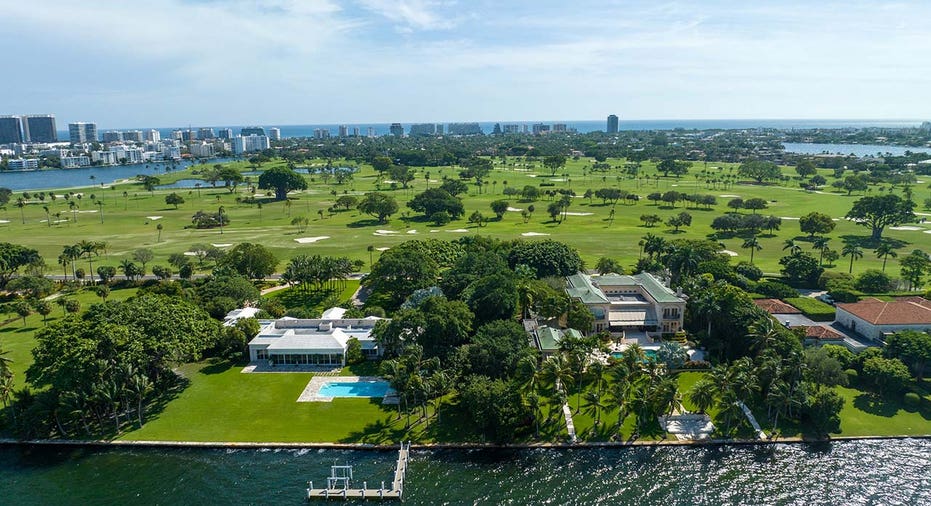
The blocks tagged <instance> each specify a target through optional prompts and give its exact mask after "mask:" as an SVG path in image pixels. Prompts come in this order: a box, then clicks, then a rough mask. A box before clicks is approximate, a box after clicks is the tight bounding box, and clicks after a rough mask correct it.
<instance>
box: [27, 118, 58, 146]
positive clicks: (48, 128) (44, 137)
mask: <svg viewBox="0 0 931 506" xmlns="http://www.w3.org/2000/svg"><path fill="white" fill-rule="evenodd" d="M23 139H24V140H25V141H26V142H58V130H56V129H55V115H54V114H30V115H27V116H23Z"/></svg>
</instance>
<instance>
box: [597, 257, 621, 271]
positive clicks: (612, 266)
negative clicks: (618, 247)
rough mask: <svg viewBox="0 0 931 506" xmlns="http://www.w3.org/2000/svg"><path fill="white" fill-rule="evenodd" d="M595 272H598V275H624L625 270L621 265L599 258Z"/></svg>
mask: <svg viewBox="0 0 931 506" xmlns="http://www.w3.org/2000/svg"><path fill="white" fill-rule="evenodd" d="M595 270H596V271H598V274H609V273H614V274H624V268H623V267H621V264H619V263H618V262H617V261H616V260H614V259H613V258H608V257H601V258H599V259H598V263H597V264H595Z"/></svg>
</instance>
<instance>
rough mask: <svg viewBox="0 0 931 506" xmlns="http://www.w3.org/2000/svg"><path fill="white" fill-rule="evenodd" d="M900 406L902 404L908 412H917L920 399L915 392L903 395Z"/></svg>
mask: <svg viewBox="0 0 931 506" xmlns="http://www.w3.org/2000/svg"><path fill="white" fill-rule="evenodd" d="M902 404H904V405H905V409H907V410H909V411H918V406H919V405H921V397H919V396H918V394H916V393H915V392H908V393H907V394H905V398H904V399H903V400H902Z"/></svg>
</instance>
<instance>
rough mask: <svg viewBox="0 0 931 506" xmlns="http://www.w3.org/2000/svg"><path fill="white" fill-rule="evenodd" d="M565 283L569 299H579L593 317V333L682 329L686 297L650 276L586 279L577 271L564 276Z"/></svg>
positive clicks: (645, 274)
mask: <svg viewBox="0 0 931 506" xmlns="http://www.w3.org/2000/svg"><path fill="white" fill-rule="evenodd" d="M566 282H567V285H566V291H567V292H568V294H569V297H572V298H575V299H578V300H580V301H581V302H582V303H583V304H585V306H587V307H588V308H589V309H590V310H591V312H592V314H593V315H594V316H595V321H594V324H593V325H592V330H593V331H595V332H601V331H608V332H610V333H611V334H613V335H615V336H621V337H624V336H625V335H627V334H644V333H650V332H660V333H663V334H671V333H675V332H678V331H679V330H682V322H683V318H684V315H685V301H686V299H687V298H688V297H687V296H685V295H683V294H682V293H681V292H679V293H676V292H674V291H672V290H671V289H670V288H669V287H667V286H666V285H664V284H663V283H662V282H661V281H660V280H658V279H656V278H655V277H654V276H653V275H652V274H649V273H646V272H643V273H640V274H633V275H630V276H625V275H619V274H605V275H602V276H590V275H588V274H584V273H581V272H580V273H578V274H575V275H572V276H569V277H567V278H566Z"/></svg>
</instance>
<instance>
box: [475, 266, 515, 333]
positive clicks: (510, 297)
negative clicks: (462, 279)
mask: <svg viewBox="0 0 931 506" xmlns="http://www.w3.org/2000/svg"><path fill="white" fill-rule="evenodd" d="M462 297H463V299H464V300H465V301H466V303H467V304H468V305H469V309H471V310H472V312H473V313H474V314H475V322H476V325H480V324H483V323H487V322H490V321H493V320H510V319H512V318H514V314H515V313H516V311H517V285H516V284H515V283H514V280H513V279H512V277H511V276H509V275H506V274H492V275H490V276H485V277H482V278H480V279H478V280H476V281H475V282H473V283H472V284H470V285H469V286H468V287H467V288H466V289H465V290H464V291H463V293H462Z"/></svg>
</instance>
